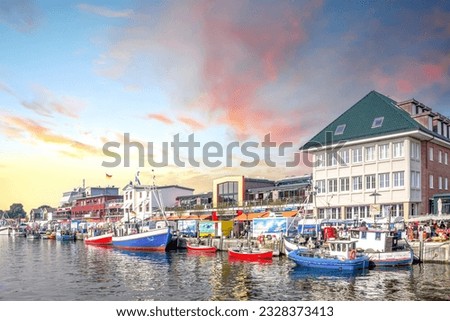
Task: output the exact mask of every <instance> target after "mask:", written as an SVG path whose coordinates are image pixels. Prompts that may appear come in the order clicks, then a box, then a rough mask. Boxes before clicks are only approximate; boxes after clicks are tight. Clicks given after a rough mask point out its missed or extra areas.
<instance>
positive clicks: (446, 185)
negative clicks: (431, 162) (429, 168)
mask: <svg viewBox="0 0 450 321" xmlns="http://www.w3.org/2000/svg"><path fill="white" fill-rule="evenodd" d="M444 189H446V190H448V178H447V177H446V178H445V179H444Z"/></svg>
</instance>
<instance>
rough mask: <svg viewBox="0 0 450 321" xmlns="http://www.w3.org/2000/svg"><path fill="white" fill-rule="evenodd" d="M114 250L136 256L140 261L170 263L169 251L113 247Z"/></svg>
mask: <svg viewBox="0 0 450 321" xmlns="http://www.w3.org/2000/svg"><path fill="white" fill-rule="evenodd" d="M112 249H113V251H114V252H116V253H120V254H122V255H125V256H128V257H132V258H135V259H137V260H140V261H152V262H154V263H163V264H170V261H171V260H170V255H169V253H167V252H159V251H156V252H149V251H133V250H124V249H119V248H115V247H112Z"/></svg>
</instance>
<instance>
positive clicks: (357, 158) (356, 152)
mask: <svg viewBox="0 0 450 321" xmlns="http://www.w3.org/2000/svg"><path fill="white" fill-rule="evenodd" d="M352 152H353V163H361V162H362V149H361V147H359V148H355V149H353V151H352Z"/></svg>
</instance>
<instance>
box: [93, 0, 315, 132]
mask: <svg viewBox="0 0 450 321" xmlns="http://www.w3.org/2000/svg"><path fill="white" fill-rule="evenodd" d="M321 6H322V2H321V1H314V2H311V3H307V4H303V3H297V2H293V3H291V2H277V3H273V2H261V3H258V4H257V5H255V3H252V2H248V1H223V2H211V1H195V2H183V3H181V4H180V3H177V5H173V6H169V7H166V10H165V11H162V14H161V15H158V16H157V17H156V16H155V15H153V14H152V12H151V10H150V9H149V8H147V7H146V6H145V5H143V6H142V7H140V8H137V9H135V10H134V11H135V12H136V13H139V14H136V17H135V19H133V20H132V21H131V20H130V22H129V25H127V26H126V27H125V28H123V29H122V31H121V33H120V34H119V35H118V36H116V37H115V39H114V41H113V43H112V45H111V47H110V48H109V50H108V51H107V52H105V53H104V55H102V57H101V60H100V61H99V62H101V65H100V64H99V66H101V69H99V71H100V72H101V73H102V75H104V76H107V77H112V78H119V77H120V78H122V79H127V80H128V79H139V78H140V77H130V76H129V75H127V72H130V73H131V72H136V71H139V72H142V69H143V68H142V63H140V62H142V57H148V58H149V61H158V64H157V66H147V65H145V66H146V67H147V68H153V69H151V72H152V74H156V75H158V78H159V79H160V84H161V85H162V86H164V85H165V84H168V85H167V87H168V88H165V89H166V90H167V89H168V90H169V92H170V93H171V98H172V99H173V102H172V103H173V105H174V106H179V107H178V108H180V109H181V108H184V109H186V108H187V109H190V111H191V112H201V113H203V114H204V115H205V117H206V118H207V119H208V120H209V121H208V125H211V124H225V125H228V126H229V127H230V128H231V133H233V134H234V136H235V137H238V138H239V139H246V138H249V137H251V136H260V137H262V136H263V135H265V134H266V133H268V132H273V133H276V136H279V138H280V139H283V138H285V137H284V136H285V135H287V134H288V133H290V132H292V128H295V127H298V122H297V121H296V119H295V118H294V117H293V116H294V115H295V114H297V112H296V111H293V110H289V108H287V107H286V106H282V105H281V104H282V103H281V102H276V103H274V102H268V101H267V100H266V99H265V98H264V97H263V96H264V95H267V94H266V93H265V91H267V88H268V87H269V86H273V85H276V84H280V83H282V82H284V81H285V79H284V78H283V76H284V75H285V73H286V72H290V71H291V70H292V64H294V65H295V64H296V63H297V60H296V56H297V55H298V51H299V49H301V46H302V45H303V44H304V43H305V42H306V41H307V40H308V32H307V27H308V24H309V23H311V22H313V21H314V17H315V14H316V13H317V12H318V9H319V8H320V7H321ZM186 12H189V14H188V15H187V14H186ZM137 66H141V67H140V68H138V67H137ZM292 108H293V107H291V109H292ZM280 110H283V112H280ZM286 118H287V120H286ZM155 119H156V118H155ZM159 120H160V121H162V120H161V119H159ZM166 123H168V122H167V121H166ZM191 125H193V126H194V127H195V128H200V126H199V123H197V124H192V123H191ZM296 136H297V135H296ZM290 139H292V138H290Z"/></svg>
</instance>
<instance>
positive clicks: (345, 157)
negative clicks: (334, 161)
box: [339, 149, 350, 165]
mask: <svg viewBox="0 0 450 321" xmlns="http://www.w3.org/2000/svg"><path fill="white" fill-rule="evenodd" d="M339 154H340V156H341V158H340V159H339V164H340V165H347V164H348V163H349V162H350V155H349V151H348V149H346V150H341V151H340V152H339Z"/></svg>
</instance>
